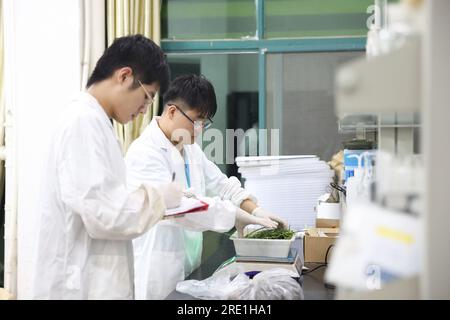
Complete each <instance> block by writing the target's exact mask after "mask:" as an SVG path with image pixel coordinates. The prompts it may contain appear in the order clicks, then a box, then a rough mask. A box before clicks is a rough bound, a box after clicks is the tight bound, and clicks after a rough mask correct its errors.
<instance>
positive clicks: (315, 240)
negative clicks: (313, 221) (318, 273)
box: [303, 228, 339, 263]
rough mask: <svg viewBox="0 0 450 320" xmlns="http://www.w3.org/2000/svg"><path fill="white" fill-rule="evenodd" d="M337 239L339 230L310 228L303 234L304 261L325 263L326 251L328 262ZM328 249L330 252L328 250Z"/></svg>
mask: <svg viewBox="0 0 450 320" xmlns="http://www.w3.org/2000/svg"><path fill="white" fill-rule="evenodd" d="M338 237H339V228H310V229H308V230H307V231H306V232H305V237H304V238H303V241H304V261H305V262H315V263H325V262H326V261H325V257H326V254H327V251H328V257H327V260H328V262H329V261H330V257H331V254H332V251H333V248H330V247H331V246H333V245H334V244H335V242H336V239H337V238H338ZM329 248H330V250H328V249H329Z"/></svg>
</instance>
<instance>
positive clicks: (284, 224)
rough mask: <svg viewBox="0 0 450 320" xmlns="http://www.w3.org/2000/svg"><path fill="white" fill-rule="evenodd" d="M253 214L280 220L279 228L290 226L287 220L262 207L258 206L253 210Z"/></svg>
mask: <svg viewBox="0 0 450 320" xmlns="http://www.w3.org/2000/svg"><path fill="white" fill-rule="evenodd" d="M252 215H254V216H255V217H258V218H267V219H270V220H273V221H276V222H278V227H279V228H283V229H287V228H288V227H289V226H288V223H287V221H286V220H284V219H282V218H280V217H279V216H277V215H275V214H273V213H271V212H269V211H266V210H264V209H263V208H261V207H257V208H256V209H254V210H253V211H252Z"/></svg>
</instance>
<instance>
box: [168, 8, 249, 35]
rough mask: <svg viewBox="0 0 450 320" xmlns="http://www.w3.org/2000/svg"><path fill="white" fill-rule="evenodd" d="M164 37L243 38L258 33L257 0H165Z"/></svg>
mask: <svg viewBox="0 0 450 320" xmlns="http://www.w3.org/2000/svg"><path fill="white" fill-rule="evenodd" d="M161 27H162V30H161V33H162V38H163V39H170V40H183V39H240V38H243V37H254V36H255V35H256V6H255V1H254V0H208V1H205V0H164V1H163V2H162V12H161Z"/></svg>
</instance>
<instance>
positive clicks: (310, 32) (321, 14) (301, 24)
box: [265, 0, 374, 38]
mask: <svg viewBox="0 0 450 320" xmlns="http://www.w3.org/2000/svg"><path fill="white" fill-rule="evenodd" d="M373 4H374V1H373V0H319V1H318V0H266V1H265V15H266V16H265V24H266V26H265V36H266V38H291V37H297V38H298V37H324V36H362V35H366V34H367V31H368V30H367V20H368V19H369V18H370V16H371V15H372V14H373V11H370V10H369V13H367V9H368V8H369V7H370V6H373Z"/></svg>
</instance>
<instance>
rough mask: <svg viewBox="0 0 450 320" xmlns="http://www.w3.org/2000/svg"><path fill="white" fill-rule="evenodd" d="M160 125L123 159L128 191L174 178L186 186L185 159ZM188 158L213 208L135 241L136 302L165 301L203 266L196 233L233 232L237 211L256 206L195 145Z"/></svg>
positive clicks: (194, 180) (199, 190) (196, 185)
mask: <svg viewBox="0 0 450 320" xmlns="http://www.w3.org/2000/svg"><path fill="white" fill-rule="evenodd" d="M157 119H158V117H156V118H154V119H153V120H152V121H151V123H150V124H149V126H148V127H147V128H146V129H145V130H144V132H143V133H142V134H141V136H140V137H139V138H138V139H136V140H135V141H134V142H133V143H132V144H131V146H130V148H129V149H128V152H127V154H126V156H125V163H126V165H127V183H128V185H129V186H130V188H135V187H136V186H137V185H139V184H140V183H142V182H151V183H154V182H156V181H159V182H160V183H163V182H164V183H166V182H169V181H171V179H172V174H173V172H175V174H176V179H175V180H176V181H178V182H180V183H182V184H183V185H186V175H185V167H184V163H185V162H184V159H183V156H182V155H181V154H180V152H179V151H178V150H177V149H176V148H175V147H174V146H173V144H172V143H171V142H170V141H169V140H168V139H167V137H166V136H165V135H164V133H163V132H162V131H161V129H160V128H159V125H158V122H157ZM184 154H185V157H187V160H188V161H187V162H188V164H189V171H190V180H191V188H193V190H194V192H195V194H196V195H197V196H198V197H200V198H201V197H202V196H208V198H203V199H204V200H205V201H207V202H208V203H209V209H208V211H207V213H206V214H205V213H201V214H188V215H185V217H183V218H176V219H171V220H167V221H161V222H159V223H158V224H157V225H156V226H155V227H153V228H152V229H151V230H150V231H149V232H147V233H146V234H144V235H143V236H141V237H139V238H137V239H135V240H133V247H134V257H135V290H136V291H135V295H136V299H164V298H165V297H166V296H167V295H168V294H169V293H170V292H171V291H173V290H175V287H176V284H177V283H178V282H179V281H182V280H184V279H185V277H186V276H188V275H189V274H190V273H191V272H192V271H193V270H194V269H196V268H197V267H198V266H199V265H200V262H201V254H202V247H203V236H202V233H201V232H198V231H192V230H193V229H194V230H201V231H204V230H213V231H217V232H225V231H228V230H230V229H231V228H233V226H234V222H235V213H236V206H239V205H240V203H241V202H242V201H243V200H245V199H247V198H251V199H253V200H255V201H256V199H255V198H254V197H252V196H251V195H250V194H249V193H248V192H247V191H245V190H244V189H243V188H242V187H241V184H240V182H239V180H238V179H237V178H236V177H231V178H227V177H226V176H225V175H224V174H223V173H222V172H221V171H220V169H219V168H218V167H217V166H216V165H215V164H214V163H213V162H211V161H209V160H208V159H207V158H206V156H205V154H204V153H203V151H202V150H201V149H200V147H199V146H198V145H197V144H192V145H185V146H184ZM186 187H187V186H186ZM183 220H185V221H183ZM186 220H187V221H188V222H189V223H190V225H188V224H186V223H185V222H186ZM181 224H183V226H182V225H181ZM186 227H189V229H190V230H188V229H187V228H186ZM191 227H192V228H191Z"/></svg>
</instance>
